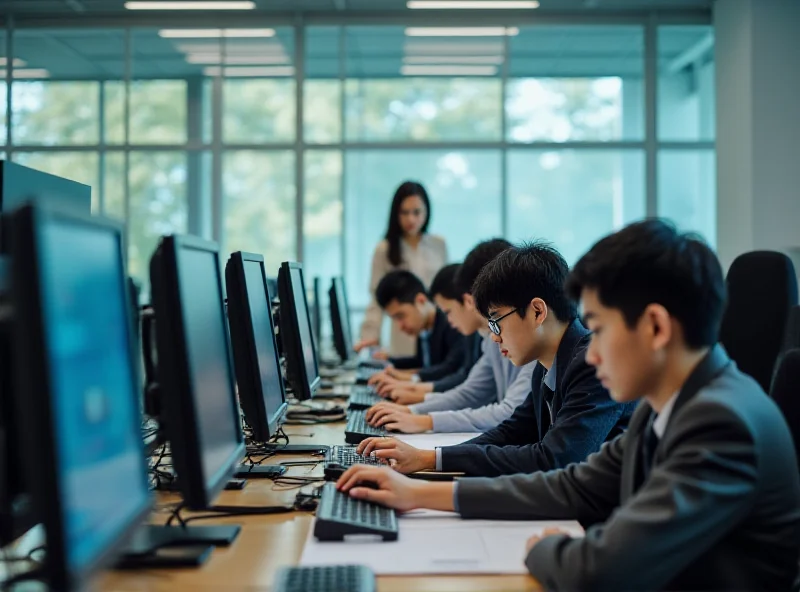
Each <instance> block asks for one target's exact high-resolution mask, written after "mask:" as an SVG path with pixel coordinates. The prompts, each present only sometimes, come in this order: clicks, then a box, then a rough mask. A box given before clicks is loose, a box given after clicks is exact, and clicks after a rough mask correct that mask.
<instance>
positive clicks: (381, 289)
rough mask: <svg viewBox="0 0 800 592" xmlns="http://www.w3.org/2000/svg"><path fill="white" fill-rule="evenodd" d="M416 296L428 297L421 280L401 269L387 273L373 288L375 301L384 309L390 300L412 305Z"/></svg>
mask: <svg viewBox="0 0 800 592" xmlns="http://www.w3.org/2000/svg"><path fill="white" fill-rule="evenodd" d="M417 294H424V295H425V297H426V298H427V297H428V294H427V292H425V285H424V284H423V283H422V280H420V279H419V278H418V277H417V276H415V275H414V274H413V273H411V272H410V271H405V270H403V269H399V270H396V271H390V272H389V273H387V274H386V275H385V276H383V279H381V281H380V282H378V287H377V288H375V300H377V301H378V306H380V307H381V308H386V305H388V304H389V303H390V302H391V301H392V300H397V301H398V302H399V303H401V304H413V303H414V300H415V299H416V298H417Z"/></svg>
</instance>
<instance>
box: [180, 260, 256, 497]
mask: <svg viewBox="0 0 800 592" xmlns="http://www.w3.org/2000/svg"><path fill="white" fill-rule="evenodd" d="M178 280H179V281H180V294H181V308H182V310H183V318H184V326H185V330H186V349H187V351H188V353H189V371H190V372H191V380H192V387H193V389H194V398H195V401H196V403H195V405H196V408H197V420H198V422H199V426H198V427H199V430H198V432H199V438H200V445H201V447H202V448H201V455H202V466H203V474H204V475H205V481H206V484H207V485H210V484H211V483H213V482H215V481H216V480H218V479H219V478H220V473H222V472H225V471H227V470H228V469H229V468H230V466H231V464H232V463H233V462H238V460H239V459H237V458H234V457H233V456H234V453H235V452H236V449H237V447H238V446H239V435H238V433H239V432H240V431H241V424H240V420H239V414H238V409H237V406H236V404H235V398H234V392H233V375H232V373H231V367H230V358H229V353H228V330H227V328H226V326H225V318H224V316H223V314H224V313H223V304H222V295H221V291H220V290H221V286H220V281H221V278H220V271H219V262H218V261H217V255H216V254H215V253H212V252H209V251H200V250H196V249H191V248H184V249H181V250H180V251H178Z"/></svg>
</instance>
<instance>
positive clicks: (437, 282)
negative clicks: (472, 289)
mask: <svg viewBox="0 0 800 592" xmlns="http://www.w3.org/2000/svg"><path fill="white" fill-rule="evenodd" d="M460 267H461V264H460V263H451V264H450V265H445V266H444V267H442V268H441V269H440V270H439V273H437V274H436V277H435V278H433V281H432V282H431V289H430V290H428V293H429V294H430V296H431V298H433V297H434V296H436V295H437V294H438V295H439V296H441V297H442V298H447V299H448V300H458V301H459V302H461V303H462V304H463V303H464V293H463V292H461V291H460V290H459V289H458V288H457V287H456V274H457V273H458V270H459V268H460Z"/></svg>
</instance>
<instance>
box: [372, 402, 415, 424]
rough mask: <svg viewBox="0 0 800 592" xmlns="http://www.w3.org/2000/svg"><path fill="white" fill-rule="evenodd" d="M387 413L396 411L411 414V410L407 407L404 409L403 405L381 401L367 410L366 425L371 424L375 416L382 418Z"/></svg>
mask: <svg viewBox="0 0 800 592" xmlns="http://www.w3.org/2000/svg"><path fill="white" fill-rule="evenodd" d="M388 411H397V412H398V413H411V410H410V409H409V408H408V407H404V406H403V405H398V404H397V403H389V402H387V401H381V402H380V403H377V404H375V405H373V406H372V407H370V408H369V409H367V413H366V416H365V417H366V420H367V423H371V422H372V418H373V417H375V416H376V415H377V416H380V417H382V416H383V415H384V414H385V413H387V412H388Z"/></svg>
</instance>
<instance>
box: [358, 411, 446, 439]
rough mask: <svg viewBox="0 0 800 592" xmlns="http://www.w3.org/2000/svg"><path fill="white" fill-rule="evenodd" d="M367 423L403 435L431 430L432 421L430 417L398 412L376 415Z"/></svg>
mask: <svg viewBox="0 0 800 592" xmlns="http://www.w3.org/2000/svg"><path fill="white" fill-rule="evenodd" d="M369 423H370V425H372V426H374V427H376V428H386V429H387V430H391V431H393V432H402V433H404V434H421V433H423V432H428V431H430V430H432V429H433V419H432V418H431V416H430V415H414V414H413V413H403V412H400V411H387V412H385V413H376V414H375V415H374V416H373V419H372V421H371V422H369Z"/></svg>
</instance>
